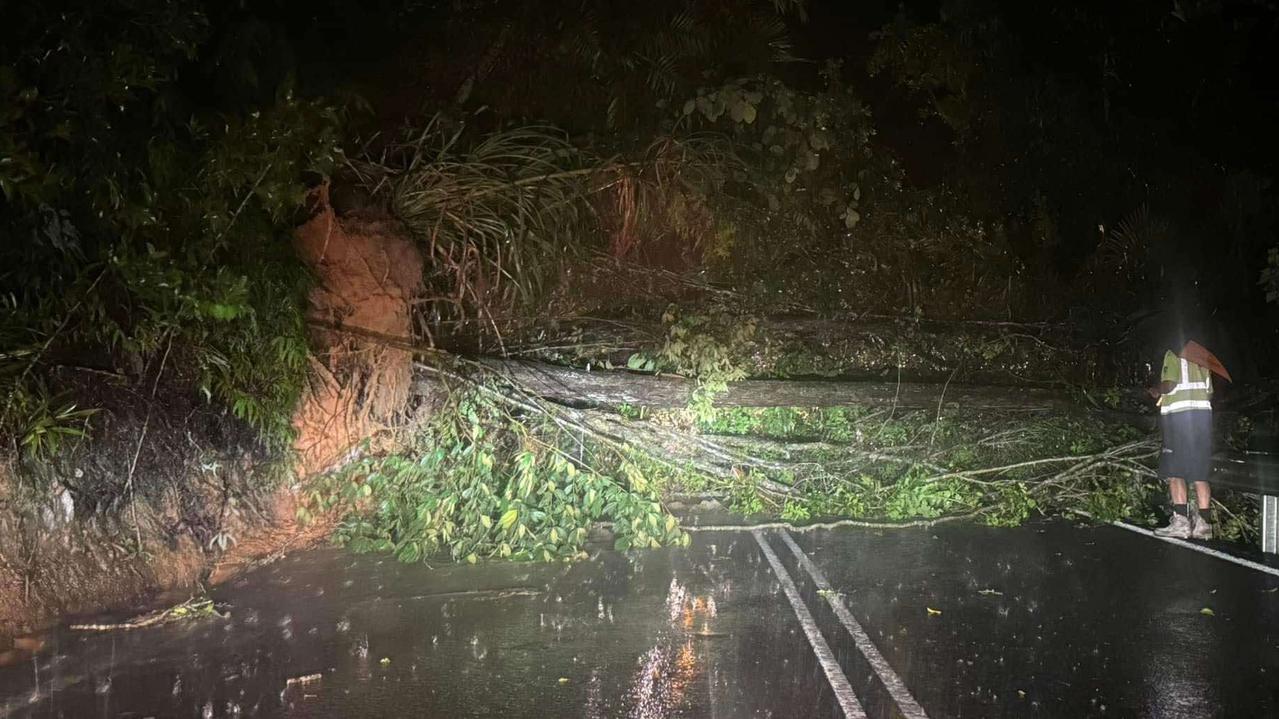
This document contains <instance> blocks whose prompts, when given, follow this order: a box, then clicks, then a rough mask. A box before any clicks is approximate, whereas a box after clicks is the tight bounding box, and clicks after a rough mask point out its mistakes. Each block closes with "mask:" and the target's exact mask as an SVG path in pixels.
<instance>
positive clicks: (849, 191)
mask: <svg viewBox="0 0 1279 719" xmlns="http://www.w3.org/2000/svg"><path fill="white" fill-rule="evenodd" d="M839 76H840V67H839V65H838V64H831V65H828V66H827V67H826V68H825V70H824V71H823V72H822V77H823V80H824V87H823V88H822V89H821V90H820V91H818V92H801V91H798V90H795V89H794V88H792V87H791V86H789V85H787V84H786V83H784V82H782V81H781V80H779V79H776V78H772V77H768V76H757V77H748V78H741V79H737V80H733V81H731V82H728V83H726V84H723V85H718V86H712V87H705V88H702V89H700V90H699V91H698V92H697V94H696V95H695V96H694V97H693V98H691V99H689V100H687V101H686V102H685V103H684V105H683V107H682V114H683V118H682V120H681V122H686V123H691V124H694V125H706V126H708V127H713V128H716V129H721V130H723V131H725V132H726V133H727V134H729V135H730V136H731V137H732V138H733V139H734V141H735V144H736V145H737V147H738V148H739V152H740V153H741V154H742V155H743V157H744V158H745V159H746V164H745V168H744V169H743V170H739V171H738V173H737V178H736V179H737V180H738V181H739V182H740V183H741V184H742V185H743V189H745V190H746V191H747V193H748V194H746V195H744V196H743V199H746V200H748V201H750V202H754V201H756V200H758V201H761V202H762V205H763V206H764V207H767V208H768V212H769V213H770V215H772V216H775V217H778V218H780V224H779V223H774V225H773V226H772V227H771V228H770V229H772V230H773V231H777V230H779V229H784V230H788V231H790V232H800V233H803V236H813V237H818V238H820V239H828V238H829V235H830V234H831V233H835V234H838V233H840V232H841V231H852V230H854V229H855V228H856V227H857V225H858V224H859V223H860V222H861V219H862V214H861V211H860V210H861V207H862V201H863V194H865V193H867V192H869V191H870V190H872V189H876V190H878V189H881V187H883V189H888V187H891V186H892V185H893V184H895V178H893V177H892V175H893V174H894V173H893V172H892V171H891V169H890V166H889V165H886V164H885V163H884V162H883V160H882V159H881V158H879V157H877V156H876V155H875V153H874V152H873V150H872V148H871V144H870V140H871V137H872V136H873V135H874V128H873V126H872V125H871V122H870V113H869V111H868V110H867V108H866V106H865V105H864V104H863V103H862V102H861V101H860V100H859V99H858V98H857V97H856V96H855V95H854V94H853V93H852V92H851V90H850V89H849V88H848V87H847V86H845V85H844V84H843V83H842V82H841V81H840V79H839ZM885 171H888V174H889V176H890V177H889V180H888V183H887V185H886V186H885V178H884V177H883V174H884V172H885ZM823 235H825V237H823ZM766 266H767V265H766V264H763V263H760V264H758V265H757V267H766Z"/></svg>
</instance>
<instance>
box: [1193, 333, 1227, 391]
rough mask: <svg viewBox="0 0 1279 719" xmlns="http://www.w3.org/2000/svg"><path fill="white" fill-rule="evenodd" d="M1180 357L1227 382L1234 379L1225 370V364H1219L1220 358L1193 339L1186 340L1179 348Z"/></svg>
mask: <svg viewBox="0 0 1279 719" xmlns="http://www.w3.org/2000/svg"><path fill="white" fill-rule="evenodd" d="M1180 357H1181V358H1182V359H1184V360H1186V361H1188V362H1194V363H1195V364H1197V365H1199V366H1200V367H1204V368H1206V369H1208V370H1209V371H1211V372H1212V373H1213V374H1215V375H1217V376H1219V377H1221V378H1222V379H1224V380H1226V381H1227V382H1233V381H1234V380H1232V379H1230V373H1229V372H1227V371H1226V368H1225V366H1223V365H1222V364H1221V360H1219V359H1217V356H1216V355H1214V354H1213V353H1211V352H1209V351H1208V349H1207V348H1206V347H1204V346H1203V345H1201V344H1199V343H1198V342H1195V341H1194V340H1191V341H1189V342H1187V343H1186V346H1185V347H1182V348H1181V354H1180Z"/></svg>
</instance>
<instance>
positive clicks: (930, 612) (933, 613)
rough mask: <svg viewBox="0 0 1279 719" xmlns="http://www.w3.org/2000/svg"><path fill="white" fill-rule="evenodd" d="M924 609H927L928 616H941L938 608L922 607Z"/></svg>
mask: <svg viewBox="0 0 1279 719" xmlns="http://www.w3.org/2000/svg"><path fill="white" fill-rule="evenodd" d="M924 609H927V610H928V616H930V617H937V616H941V610H940V609H933V608H932V607H924Z"/></svg>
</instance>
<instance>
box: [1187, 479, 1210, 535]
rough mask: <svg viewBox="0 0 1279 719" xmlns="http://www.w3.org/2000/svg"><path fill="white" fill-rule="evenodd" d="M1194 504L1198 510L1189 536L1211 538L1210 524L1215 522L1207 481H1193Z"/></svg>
mask: <svg viewBox="0 0 1279 719" xmlns="http://www.w3.org/2000/svg"><path fill="white" fill-rule="evenodd" d="M1195 504H1196V505H1198V508H1199V511H1198V512H1197V513H1196V514H1195V521H1194V522H1192V523H1191V524H1193V525H1194V527H1193V528H1192V529H1191V531H1190V536H1192V537H1194V538H1195V539H1212V525H1213V524H1215V523H1216V521H1215V520H1216V512H1213V511H1212V485H1210V484H1208V483H1207V482H1195Z"/></svg>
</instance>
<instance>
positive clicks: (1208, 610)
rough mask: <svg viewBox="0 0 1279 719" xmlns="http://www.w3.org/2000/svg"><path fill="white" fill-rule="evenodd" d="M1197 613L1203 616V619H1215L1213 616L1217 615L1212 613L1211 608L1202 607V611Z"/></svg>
mask: <svg viewBox="0 0 1279 719" xmlns="http://www.w3.org/2000/svg"><path fill="white" fill-rule="evenodd" d="M1199 613H1200V614H1202V615H1204V616H1205V617H1215V616H1217V613H1216V612H1214V611H1212V608H1211V607H1204V608H1203V609H1200V610H1199Z"/></svg>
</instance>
